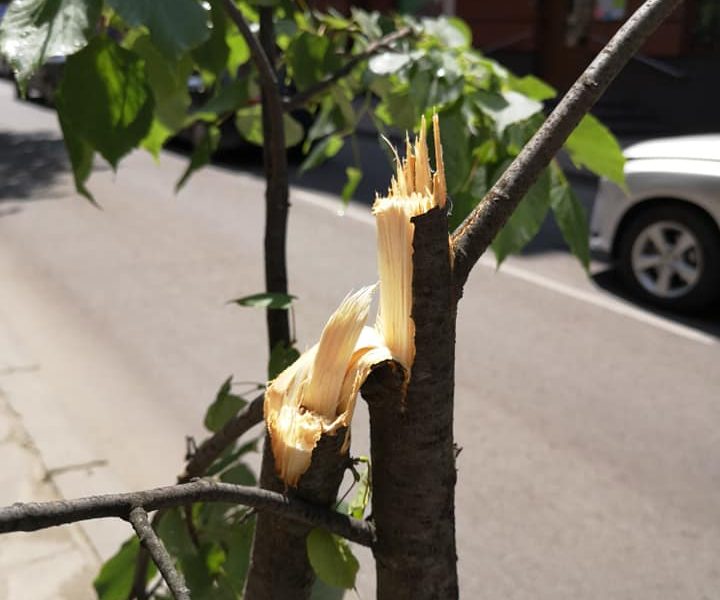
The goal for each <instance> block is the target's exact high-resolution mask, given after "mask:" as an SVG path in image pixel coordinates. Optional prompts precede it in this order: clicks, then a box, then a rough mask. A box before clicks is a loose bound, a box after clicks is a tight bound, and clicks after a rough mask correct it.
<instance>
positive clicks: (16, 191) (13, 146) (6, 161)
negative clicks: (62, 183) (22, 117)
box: [0, 131, 70, 214]
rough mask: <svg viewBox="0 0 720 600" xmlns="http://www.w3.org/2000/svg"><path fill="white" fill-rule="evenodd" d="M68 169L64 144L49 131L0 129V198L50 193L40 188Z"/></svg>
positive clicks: (31, 197)
mask: <svg viewBox="0 0 720 600" xmlns="http://www.w3.org/2000/svg"><path fill="white" fill-rule="evenodd" d="M69 169H70V165H69V163H68V160H67V155H66V153H65V145H64V144H63V141H62V140H61V139H58V138H57V137H56V136H53V135H52V134H51V133H14V132H12V133H11V132H7V131H0V202H8V201H17V200H20V201H29V200H38V199H41V198H42V199H47V198H48V197H52V195H48V194H47V193H43V192H47V191H49V190H50V188H51V187H52V186H53V184H54V183H56V181H57V180H58V178H59V177H60V176H61V175H62V174H63V173H66V172H67V171H69ZM7 212H8V211H7V209H6V210H5V211H3V213H0V214H5V213H7Z"/></svg>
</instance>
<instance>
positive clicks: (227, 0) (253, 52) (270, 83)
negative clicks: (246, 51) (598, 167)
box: [223, 0, 277, 89]
mask: <svg viewBox="0 0 720 600" xmlns="http://www.w3.org/2000/svg"><path fill="white" fill-rule="evenodd" d="M223 6H224V7H225V12H226V13H227V14H228V16H229V17H230V19H231V20H232V22H233V23H235V26H236V27H237V28H238V31H239V32H240V35H242V36H243V39H244V40H245V42H246V43H247V45H248V47H249V48H250V56H251V57H252V59H253V62H254V63H255V67H257V70H258V75H259V76H260V84H261V85H262V87H263V89H269V88H271V87H277V76H276V75H275V69H274V68H273V66H272V63H271V62H270V58H269V57H268V55H267V54H266V53H265V50H263V47H262V46H261V45H260V42H259V41H258V39H257V38H256V37H255V35H253V32H252V31H251V30H250V25H248V22H247V21H246V20H245V17H244V16H243V14H242V12H241V11H240V9H239V8H238V7H237V6H236V5H235V2H234V1H233V0H223Z"/></svg>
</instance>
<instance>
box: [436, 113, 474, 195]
mask: <svg viewBox="0 0 720 600" xmlns="http://www.w3.org/2000/svg"><path fill="white" fill-rule="evenodd" d="M439 118H440V138H441V140H442V147H443V162H444V163H445V177H446V179H447V187H448V192H449V193H450V195H451V196H452V195H453V194H455V193H456V192H457V191H458V190H459V189H460V188H462V187H463V185H464V184H465V182H466V181H467V178H468V176H469V175H470V168H471V162H470V158H471V157H470V139H469V135H470V134H469V132H468V127H467V123H466V121H465V118H464V117H463V115H462V113H461V112H460V110H459V109H458V108H457V107H456V108H454V109H453V110H449V111H445V112H442V113H440V114H439Z"/></svg>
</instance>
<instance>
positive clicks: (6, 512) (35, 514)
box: [0, 479, 375, 546]
mask: <svg viewBox="0 0 720 600" xmlns="http://www.w3.org/2000/svg"><path fill="white" fill-rule="evenodd" d="M193 502H227V503H235V504H243V505H245V506H250V507H252V508H255V509H258V510H267V511H270V512H273V513H275V514H277V515H281V516H283V517H287V518H290V519H293V520H295V521H300V522H302V523H306V524H310V525H315V526H320V527H324V528H325V529H327V530H329V531H332V532H333V533H336V534H338V535H340V536H342V537H344V538H347V539H348V540H351V541H353V542H357V543H358V544H362V545H364V546H372V544H373V543H374V535H375V534H374V530H373V527H372V525H370V524H369V523H366V522H365V521H360V520H358V519H353V518H350V517H347V516H345V515H342V514H340V513H337V512H334V511H332V510H327V509H325V508H322V507H319V506H316V505H314V504H310V503H309V502H304V501H302V500H298V499H295V498H288V497H286V496H283V495H282V494H278V493H276V492H269V491H267V490H261V489H258V488H254V487H248V486H244V485H233V484H229V483H219V482H216V481H211V480H207V479H200V480H197V481H193V482H191V483H183V484H180V485H173V486H167V487H161V488H154V489H150V490H145V491H142V492H130V493H124V494H105V495H102V496H87V497H85V498H77V499H75V500H59V501H56V502H29V503H26V504H23V503H16V504H13V505H12V506H6V507H4V508H0V533H10V532H13V531H37V530H38V529H46V528H48V527H53V526H55V525H64V524H67V523H75V522H77V521H88V520H90V519H103V518H106V517H119V518H121V519H125V520H128V519H129V518H130V511H132V510H133V509H134V508H138V507H141V508H143V509H145V510H146V511H148V512H150V511H153V510H158V509H163V508H171V507H174V506H183V505H185V504H190V503H193Z"/></svg>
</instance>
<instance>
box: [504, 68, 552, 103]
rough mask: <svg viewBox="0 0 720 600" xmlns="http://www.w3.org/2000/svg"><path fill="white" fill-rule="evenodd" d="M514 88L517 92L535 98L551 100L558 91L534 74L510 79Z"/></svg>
mask: <svg viewBox="0 0 720 600" xmlns="http://www.w3.org/2000/svg"><path fill="white" fill-rule="evenodd" d="M510 84H511V85H512V88H513V89H514V90H515V91H516V92H520V93H521V94H525V95H526V96H528V97H529V98H532V99H533V100H539V101H540V102H542V101H543V100H549V99H550V98H554V97H555V96H557V91H556V90H555V88H553V87H552V86H550V85H548V84H547V83H545V82H544V81H542V80H541V79H538V78H537V77H535V76H534V75H525V77H519V78H513V79H511V81H510Z"/></svg>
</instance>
